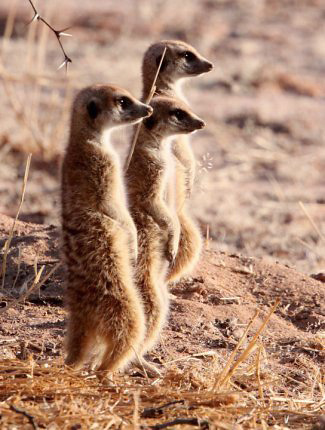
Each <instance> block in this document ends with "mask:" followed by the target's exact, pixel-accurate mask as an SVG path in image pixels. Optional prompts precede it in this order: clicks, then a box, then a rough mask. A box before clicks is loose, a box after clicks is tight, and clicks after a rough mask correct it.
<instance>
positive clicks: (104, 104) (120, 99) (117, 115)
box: [73, 85, 152, 132]
mask: <svg viewBox="0 0 325 430" xmlns="http://www.w3.org/2000/svg"><path fill="white" fill-rule="evenodd" d="M151 113H152V107H150V106H148V105H146V104H144V103H141V102H140V101H139V100H137V99H135V98H134V97H133V96H132V95H131V94H130V93H129V92H128V91H126V90H124V89H123V88H119V87H116V86H115V85H93V86H90V87H87V88H84V89H83V90H81V91H80V92H79V93H78V94H77V96H76V98H75V101H74V104H73V118H74V120H75V121H77V122H78V123H82V124H84V125H86V126H88V127H89V128H90V129H91V130H93V131H95V132H103V131H104V130H106V129H110V128H114V127H117V126H120V125H125V124H135V123H137V122H139V121H140V120H141V119H142V118H146V117H148V116H149V115H151Z"/></svg>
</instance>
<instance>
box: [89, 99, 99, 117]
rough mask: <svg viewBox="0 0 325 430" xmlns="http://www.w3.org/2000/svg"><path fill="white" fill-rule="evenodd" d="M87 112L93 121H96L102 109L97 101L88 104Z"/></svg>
mask: <svg viewBox="0 0 325 430" xmlns="http://www.w3.org/2000/svg"><path fill="white" fill-rule="evenodd" d="M87 112H88V115H89V116H90V118H91V119H96V118H97V116H98V115H99V114H100V107H99V106H98V104H97V103H96V102H95V100H91V101H90V102H89V103H88V104H87Z"/></svg>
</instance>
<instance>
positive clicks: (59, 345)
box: [0, 216, 325, 429]
mask: <svg viewBox="0 0 325 430" xmlns="http://www.w3.org/2000/svg"><path fill="white" fill-rule="evenodd" d="M12 223H13V219H12V218H9V217H7V216H0V235H1V237H2V238H3V239H2V241H1V246H3V244H4V241H5V239H6V238H7V237H8V234H9V231H10V228H11V226H12ZM58 247H59V232H58V230H57V229H56V228H55V227H50V226H43V225H38V224H30V223H24V222H19V221H18V222H17V225H16V229H15V235H14V238H13V240H12V243H11V247H10V252H9V256H8V260H7V272H6V278H5V280H6V282H5V288H4V291H3V293H2V300H1V302H0V304H1V307H2V309H0V317H1V326H0V348H1V355H2V357H3V358H5V359H10V360H16V359H18V360H26V359H27V358H29V360H31V359H33V360H35V363H37V366H42V363H44V362H48V360H52V361H51V363H53V360H54V363H57V364H58V365H60V366H62V355H63V338H64V332H65V319H66V313H65V310H64V306H63V282H64V270H63V269H62V268H59V270H58V271H57V272H56V273H55V274H54V275H53V276H51V277H50V278H49V279H48V280H47V282H46V283H45V284H44V285H43V286H42V287H41V289H40V291H36V292H34V293H33V294H31V295H30V296H29V297H28V299H27V300H26V301H25V302H24V303H19V304H13V300H14V299H15V298H17V297H18V296H20V295H21V294H23V293H24V291H25V290H26V289H28V288H29V286H30V284H31V283H32V281H33V278H34V277H35V264H36V265H37V267H38V268H39V267H40V266H41V265H44V266H45V270H44V272H43V276H45V275H46V273H48V272H49V270H50V269H51V268H52V267H53V265H54V264H56V263H57V261H58V254H59V253H58ZM19 249H20V251H19ZM19 267H20V268H19ZM17 273H18V276H17ZM170 292H171V312H170V318H169V323H168V325H167V327H166V328H165V330H164V332H163V335H162V338H161V342H160V344H159V345H158V346H157V347H156V349H155V350H154V351H153V353H152V354H151V359H152V360H153V361H154V362H156V363H157V364H160V365H161V366H164V367H166V369H167V370H166V372H167V373H166V376H165V378H167V379H164V378H163V379H162V382H161V384H167V385H168V384H172V383H176V382H175V381H177V384H179V386H181V385H182V386H183V385H186V384H187V385H188V384H189V385H188V386H190V387H191V389H196V390H202V389H203V388H207V387H208V386H209V384H211V375H210V374H209V375H208V376H206V373H207V372H208V370H207V369H210V368H211V363H212V362H214V363H215V365H216V366H217V368H218V369H220V368H222V367H223V366H224V365H225V363H226V361H227V359H228V358H229V356H230V354H231V352H232V351H233V350H234V349H235V347H236V345H237V343H238V341H239V339H240V338H241V337H242V335H243V333H244V330H245V328H246V326H247V324H248V323H249V321H250V320H251V318H252V316H253V315H254V313H255V311H256V309H257V308H258V309H259V310H260V314H259V316H258V317H257V319H256V320H255V322H254V323H253V325H252V327H251V330H250V332H249V336H248V339H247V340H246V343H244V345H243V347H244V348H245V345H246V346H247V343H248V342H249V341H250V339H251V338H250V336H251V335H252V334H254V333H255V332H256V331H257V329H258V327H259V326H260V325H261V323H262V321H263V320H264V319H265V315H266V313H267V311H268V310H269V308H270V307H271V305H272V304H273V303H274V301H275V299H277V298H279V299H280V301H281V302H280V305H279V307H278V308H277V310H276V312H275V313H274V314H273V315H272V316H271V319H270V321H269V323H268V325H267V327H266V329H265V331H264V332H263V334H262V335H261V336H260V338H259V342H258V344H257V347H258V348H260V351H263V354H264V355H263V357H264V362H263V366H262V373H263V375H264V377H266V376H265V375H269V376H270V375H272V377H274V378H275V379H276V380H277V386H276V389H275V388H274V387H273V390H274V391H272V393H273V394H274V393H276V394H277V395H285V396H289V394H291V395H295V396H297V395H298V394H297V393H298V392H300V391H299V390H301V387H303V388H304V389H307V388H306V387H308V390H310V387H309V385H308V384H307V383H306V380H307V379H308V378H309V376H308V375H309V373H310V372H311V371H312V372H314V371H315V369H319V367H320V366H321V363H323V362H324V359H325V354H324V345H323V340H324V338H323V337H322V336H324V335H322V330H323V331H324V328H325V306H324V304H325V291H324V284H323V283H322V282H321V281H317V280H315V279H313V278H311V277H308V276H306V275H303V274H301V273H298V272H297V271H295V270H293V269H291V268H289V267H285V266H283V265H281V264H272V263H269V262H267V261H264V260H263V259H257V258H247V257H242V256H240V255H234V254H233V255H227V254H225V253H220V252H219V253H218V252H214V251H209V250H206V251H205V252H204V254H203V255H202V258H201V262H200V264H199V267H198V268H197V270H196V272H195V274H194V275H193V277H191V278H188V279H186V280H184V281H182V282H180V283H179V284H177V285H172V286H171V288H170ZM7 305H8V306H11V307H10V309H8V310H6V311H4V308H5V306H7ZM211 357H212V362H211ZM266 357H267V359H266ZM213 360H214V361H213ZM9 363H14V361H10V362H9ZM19 363H20V361H19ZM19 366H21V365H20V364H18V367H19ZM35 366H36V364H35ZM191 366H196V367H195V371H193V370H192V367H191ZM19 368H20V367H19ZM189 369H191V371H189ZM8 372H9V371H8ZM40 372H41V370H40ZM188 372H189V373H188ZM318 372H319V370H318ZM9 373H10V372H9ZM41 373H42V372H41ZM180 375H181V376H180ZM204 375H205V376H204ZM136 376H139V372H135V373H134V371H133V377H136ZM140 376H141V375H140ZM130 377H132V376H130ZM180 377H182V378H183V379H182V383H181V382H180V380H179V378H180ZM168 378H172V379H173V382H170V381H169V382H168V381H167V380H168ZM204 378H206V379H204ZM243 378H244V377H243V375H241V379H240V378H239V379H238V380H237V381H236V382H235V384H237V385H236V389H237V388H238V389H241V390H246V389H249V390H251V388H249V387H250V384H251V379H252V378H253V379H254V378H255V377H254V376H253V375H251V376H249V375H248V376H247V375H246V374H245V378H244V379H243ZM274 378H273V379H274ZM184 381H185V382H184ZM209 381H210V382H209ZM238 381H240V382H238ZM310 383H311V384H314V381H310ZM268 384H269V382H268ZM301 384H303V385H301ZM187 385H186V386H187ZM162 386H164V385H162ZM233 386H235V385H233ZM263 387H264V385H263ZM157 389H158V388H157ZM266 390H267V388H265V391H264V392H266ZM270 390H272V389H271V388H270ZM314 391H315V392H314V394H315V393H316V394H317V388H316V385H314ZM308 393H309V391H308ZM316 394H315V395H316ZM300 395H303V391H301V392H300ZM304 395H307V394H304ZM308 396H309V394H308ZM165 400H166V399H165ZM21 401H22V400H21ZM161 401H162V399H160V402H161ZM166 401H167V400H166ZM23 404H24V403H23ZM6 411H7V410H6ZM310 416H311V415H310ZM149 421H150V420H149ZM316 421H317V420H314V421H312V422H316ZM232 422H234V421H232ZM299 426H300V427H299ZM6 428H7V427H6ZM8 428H9V427H8ZM69 428H70V427H69ZM78 428H83V427H78ZM85 428H87V427H85ZM220 428H230V427H220ZM231 428H238V429H240V428H242V427H240V426H239V427H231ZM290 428H310V427H302V424H301V423H300V424H299V423H298V421H297V427H290Z"/></svg>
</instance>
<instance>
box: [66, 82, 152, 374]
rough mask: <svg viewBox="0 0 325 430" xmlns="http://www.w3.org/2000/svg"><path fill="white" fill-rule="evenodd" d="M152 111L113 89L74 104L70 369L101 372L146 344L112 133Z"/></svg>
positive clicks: (69, 164)
mask: <svg viewBox="0 0 325 430" xmlns="http://www.w3.org/2000/svg"><path fill="white" fill-rule="evenodd" d="M151 112H152V108H151V107H150V106H147V105H145V104H143V103H141V102H139V101H137V100H136V99H134V97H132V96H131V94H129V93H128V92H127V91H125V90H123V89H121V88H117V87H115V86H111V85H95V86H91V87H88V88H85V89H83V90H82V91H80V92H79V93H78V95H77V96H76V98H75V100H74V104H73V108H72V116H71V130H70V138H69V143H68V147H67V150H66V154H65V157H64V162H63V167H62V230H63V255H64V258H65V262H66V266H67V291H66V298H67V305H68V309H69V313H70V315H69V323H68V334H67V352H68V356H67V359H66V363H67V364H68V365H69V366H72V367H75V368H80V367H81V366H82V365H83V364H84V363H85V362H88V361H93V365H94V366H95V367H97V368H98V369H99V370H110V371H114V370H116V369H119V368H122V367H124V366H125V365H126V364H127V363H128V362H129V361H130V360H132V359H133V358H134V351H137V350H139V346H140V345H142V342H143V339H144V335H145V316H144V308H143V304H142V300H141V297H140V295H139V293H138V291H137V289H136V287H135V285H134V282H133V271H132V258H133V259H136V257H137V233H136V228H135V225H134V223H133V221H132V219H131V216H130V214H129V212H128V210H127V206H126V198H125V190H124V185H123V182H122V176H121V170H120V163H119V159H118V157H117V154H116V153H115V151H114V149H113V147H112V146H111V143H110V140H109V131H110V130H111V129H112V128H114V127H116V126H120V125H126V124H132V123H133V124H134V123H135V122H137V121H139V120H140V119H141V118H144V117H147V116H148V115H150V114H151Z"/></svg>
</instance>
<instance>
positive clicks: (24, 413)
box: [9, 405, 38, 430]
mask: <svg viewBox="0 0 325 430" xmlns="http://www.w3.org/2000/svg"><path fill="white" fill-rule="evenodd" d="M9 409H10V410H11V411H13V412H16V413H17V414H21V415H24V417H26V418H27V419H28V421H29V422H30V424H31V426H32V427H33V429H34V430H38V425H37V424H36V422H35V418H34V417H33V415H31V414H29V413H28V412H26V411H24V410H23V409H19V408H17V407H16V406H14V405H10V406H9Z"/></svg>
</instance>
